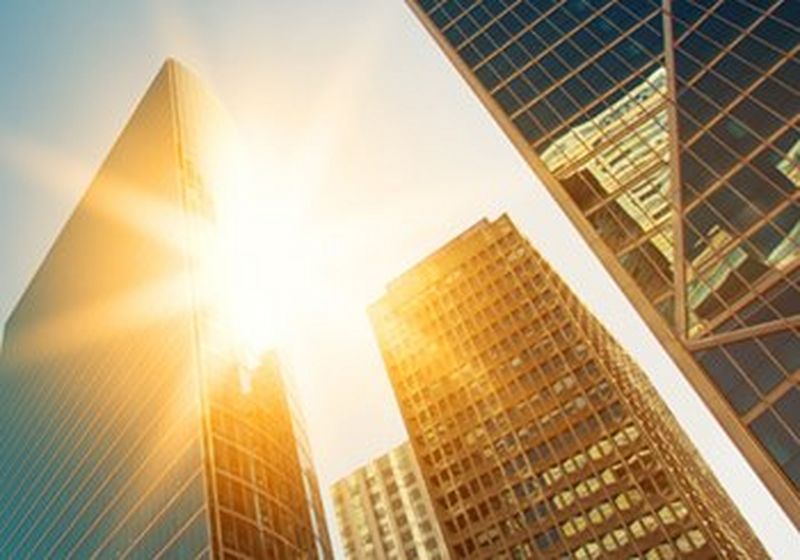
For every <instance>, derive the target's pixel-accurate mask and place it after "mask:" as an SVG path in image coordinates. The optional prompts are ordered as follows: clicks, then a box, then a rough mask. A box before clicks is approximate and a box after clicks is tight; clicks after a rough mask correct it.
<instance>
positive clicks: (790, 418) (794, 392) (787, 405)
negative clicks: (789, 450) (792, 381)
mask: <svg viewBox="0 0 800 560" xmlns="http://www.w3.org/2000/svg"><path fill="white" fill-rule="evenodd" d="M775 411H776V412H777V413H778V416H780V417H781V418H782V419H783V421H784V422H785V423H786V425H787V426H789V428H790V429H791V430H792V432H793V433H794V435H795V437H797V438H800V389H798V388H797V387H792V388H791V389H789V390H788V391H787V392H786V394H785V395H783V396H782V397H781V398H780V399H778V402H776V403H775Z"/></svg>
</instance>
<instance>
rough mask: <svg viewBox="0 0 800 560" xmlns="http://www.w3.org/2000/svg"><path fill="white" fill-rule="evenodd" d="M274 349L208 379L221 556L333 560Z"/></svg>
mask: <svg viewBox="0 0 800 560" xmlns="http://www.w3.org/2000/svg"><path fill="white" fill-rule="evenodd" d="M283 370H284V366H283V365H282V364H281V362H280V361H279V359H278V357H277V355H276V354H274V353H273V354H269V355H267V356H265V357H264V358H263V359H262V360H261V362H260V365H259V366H258V367H257V368H255V369H252V370H247V369H243V368H236V367H233V368H228V369H227V370H226V371H225V372H224V373H222V374H219V375H216V376H215V377H214V378H213V379H212V380H211V383H210V395H211V398H210V415H211V433H212V444H211V450H212V451H211V454H212V456H213V461H212V467H211V468H212V470H213V473H214V474H213V480H214V486H215V490H214V491H215V496H216V499H215V503H216V504H217V505H218V507H217V508H216V510H217V511H216V514H217V515H218V522H219V532H220V535H221V540H222V554H221V555H220V557H221V558H228V557H230V558H265V559H276V560H277V559H283V558H308V559H312V558H318V559H320V560H323V559H327V558H333V554H332V551H331V545H330V541H329V538H328V534H327V528H326V525H325V520H324V514H323V512H322V502H321V498H320V494H319V487H318V484H317V479H316V475H315V473H314V471H313V468H312V466H311V457H310V454H309V451H308V446H307V443H305V438H306V436H305V432H304V429H303V426H302V422H301V421H300V418H299V416H298V414H297V412H296V411H295V410H294V408H293V405H292V404H290V402H291V397H290V395H291V392H289V391H288V390H287V385H286V383H285V381H284V373H285V372H284V371H283Z"/></svg>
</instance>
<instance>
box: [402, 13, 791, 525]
mask: <svg viewBox="0 0 800 560" xmlns="http://www.w3.org/2000/svg"><path fill="white" fill-rule="evenodd" d="M409 5H410V6H411V8H412V10H413V11H414V12H415V13H416V14H417V15H418V16H419V18H420V20H421V21H422V23H423V24H424V25H425V27H426V28H427V29H428V30H429V31H430V32H431V34H432V35H433V37H434V38H435V39H436V41H437V42H438V44H439V46H440V47H441V48H442V49H443V51H444V52H445V53H446V54H447V56H448V57H449V59H450V60H451V61H452V62H453V64H454V66H455V67H456V68H457V69H458V71H459V72H460V73H461V74H462V75H463V77H464V78H465V79H466V80H467V82H468V83H469V85H470V86H471V87H472V88H473V90H474V91H475V93H476V94H477V95H478V97H479V98H480V100H481V101H482V102H483V104H484V105H485V106H486V108H487V109H488V110H489V112H490V113H491V115H492V116H493V117H494V119H495V120H496V121H497V123H498V124H499V125H500V127H501V128H502V130H503V131H504V132H505V133H506V134H507V135H508V137H509V138H510V139H511V141H512V142H513V143H514V145H515V146H516V148H517V149H518V151H519V152H520V154H521V155H522V156H523V158H524V159H525V161H526V162H527V163H528V164H529V165H530V167H531V168H532V170H533V171H534V172H535V173H536V175H537V176H538V177H539V178H540V180H541V182H542V183H543V184H544V185H545V187H546V188H547V189H548V190H549V192H550V193H551V194H552V196H553V197H554V198H555V200H556V201H557V202H558V203H559V204H560V205H561V207H562V208H563V209H564V211H565V213H566V214H567V215H568V217H569V218H570V219H571V221H572V222H573V224H574V225H575V226H576V227H577V228H578V230H579V231H580V232H581V234H582V235H583V236H584V238H585V240H586V241H587V242H588V244H589V245H590V247H591V248H592V249H593V250H594V251H595V252H596V253H597V255H598V257H599V258H600V260H601V261H602V262H603V263H604V265H605V266H606V268H607V269H608V270H609V272H610V273H611V275H612V276H613V277H614V278H615V279H616V281H617V283H618V284H619V285H620V287H621V288H622V290H623V291H624V292H625V293H626V295H627V296H628V297H629V298H630V300H631V301H632V303H633V304H634V305H635V307H636V308H637V309H638V310H639V312H640V313H641V315H642V317H643V318H644V320H645V321H646V322H647V323H648V325H649V326H650V328H651V329H652V330H653V332H654V333H655V335H656V336H657V337H658V338H659V340H660V341H661V342H662V344H663V345H664V347H665V348H666V349H667V351H668V352H669V353H670V354H671V356H672V358H673V359H674V360H675V362H676V363H677V364H678V366H679V367H680V369H681V370H682V371H683V372H684V374H685V375H686V377H687V379H688V380H689V381H690V383H691V384H692V385H693V386H694V387H695V389H696V390H697V391H698V393H699V394H700V395H701V397H702V398H703V399H704V401H705V402H706V404H707V405H708V407H709V408H710V409H711V410H712V411H713V413H714V414H715V416H716V417H717V419H718V420H719V421H720V423H721V424H722V425H723V427H724V428H725V429H726V431H727V432H728V434H729V435H730V436H731V438H732V439H733V441H734V442H735V443H736V444H737V446H738V447H739V448H740V449H741V451H742V452H743V454H744V455H745V456H746V457H747V459H748V460H749V461H750V463H751V465H752V466H753V468H754V470H755V471H756V472H757V473H758V474H759V475H760V476H761V477H762V479H763V480H764V483H765V484H766V486H767V487H768V488H769V489H770V490H771V492H772V494H773V496H774V497H775V499H776V500H777V501H778V502H779V503H780V504H781V505H782V506H783V508H784V509H785V510H786V512H787V513H788V515H789V517H790V518H792V520H793V521H794V523H795V524H796V525H798V524H800V416H798V410H800V390H798V381H800V334H798V328H799V327H800V289H799V288H798V287H799V286H800V269H798V263H800V258H798V255H800V250H799V248H800V238H798V232H800V206H798V195H799V194H800V190H798V186H800V167H798V157H797V156H798V153H800V152H799V151H800V131H799V130H798V120H797V119H798V108H800V96H799V95H798V92H800V81H799V80H800V65H798V61H797V53H798V48H800V31H798V30H799V29H800V10H798V8H797V2H793V1H791V0H786V1H781V0H768V1H765V2H744V1H742V0H723V1H720V2H714V3H708V2H697V1H695V0H665V1H662V0H569V1H563V2H556V1H552V0H548V1H541V2H539V1H537V2H530V1H525V0H523V1H520V0H448V1H440V0H409Z"/></svg>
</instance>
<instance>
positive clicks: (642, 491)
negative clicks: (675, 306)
mask: <svg viewBox="0 0 800 560" xmlns="http://www.w3.org/2000/svg"><path fill="white" fill-rule="evenodd" d="M370 316H371V319H372V322H373V325H374V328H375V332H376V335H377V338H378V341H379V344H380V347H381V352H382V354H383V358H384V361H385V363H386V368H387V371H388V373H389V377H390V379H391V382H392V386H393V388H394V391H395V395H396V397H397V401H398V403H399V405H400V409H401V412H402V415H403V419H404V421H405V424H406V427H407V428H408V432H409V437H410V441H411V444H412V446H413V449H414V452H415V455H416V456H417V457H418V460H419V464H420V469H421V471H422V474H423V477H424V479H425V482H426V484H427V486H428V490H429V492H430V494H431V498H432V500H433V504H434V510H435V512H436V515H437V518H438V519H439V523H440V525H441V527H442V531H443V533H444V538H445V541H446V542H447V545H448V547H449V550H450V553H451V555H452V556H453V557H454V558H512V559H514V560H518V559H523V558H542V559H544V558H558V559H562V558H574V559H576V560H587V559H590V558H591V559H594V558H640V559H646V560H659V559H661V560H671V559H674V558H678V557H681V558H697V559H700V558H759V559H760V558H767V556H766V553H765V552H764V550H763V548H762V547H761V545H760V543H759V542H758V540H757V538H756V537H755V535H754V534H753V533H752V531H751V529H750V527H749V526H748V525H747V523H746V522H745V521H744V519H743V518H742V517H741V515H740V513H739V511H738V510H737V508H736V506H735V505H734V504H733V503H732V502H731V501H730V499H729V498H728V496H727V495H726V494H725V493H724V491H723V490H722V489H721V488H720V486H719V484H718V482H717V480H716V478H714V476H713V474H711V473H710V472H709V470H708V468H707V467H706V465H705V464H704V462H703V460H702V459H701V458H700V456H699V455H698V454H697V452H696V450H695V449H694V448H693V447H692V445H691V443H690V442H689V441H688V440H687V438H686V437H685V435H684V434H683V432H682V431H681V429H680V427H679V426H678V424H677V422H676V420H675V418H674V417H673V416H672V415H671V413H670V412H669V411H668V410H667V408H666V406H665V405H664V403H663V402H662V401H661V399H660V398H659V397H658V395H657V394H656V393H655V391H654V389H653V388H652V386H651V385H650V383H649V382H648V380H647V378H646V377H645V375H644V373H643V372H642V371H641V370H640V369H639V368H638V366H637V365H636V364H635V363H634V362H633V361H632V360H631V358H630V357H629V356H628V355H627V354H626V353H625V352H624V351H623V350H622V349H621V348H620V347H619V345H618V344H617V343H616V341H615V340H614V339H613V338H612V337H611V336H610V335H609V334H608V333H607V332H606V331H605V329H604V328H603V326H602V325H601V324H600V323H599V322H598V321H597V320H596V319H595V318H594V317H593V316H592V315H591V314H590V313H589V312H588V311H587V310H586V308H585V307H584V306H583V305H582V304H581V302H580V301H579V300H578V299H577V298H576V297H575V295H574V294H573V293H572V292H571V291H570V290H569V288H568V287H567V286H566V285H565V284H564V282H563V281H562V280H561V279H560V278H559V277H558V275H556V274H555V272H554V271H553V270H552V269H551V268H550V267H549V266H548V264H547V263H546V262H545V261H544V260H543V259H542V257H541V256H540V255H539V254H538V253H537V252H536V251H535V250H534V249H533V247H532V246H531V245H530V243H528V242H527V240H525V239H524V238H523V237H522V236H521V235H520V234H519V232H518V231H517V230H516V228H515V227H514V225H513V224H512V223H511V221H510V220H509V219H508V217H506V216H503V217H501V218H499V219H498V220H496V221H493V222H489V221H487V220H483V221H481V222H478V223H477V224H475V225H474V226H472V227H471V228H470V229H468V230H467V231H465V232H464V233H462V234H461V235H459V236H458V237H456V238H455V239H454V240H452V241H450V242H449V243H448V244H446V245H445V246H443V247H442V248H440V249H439V250H437V251H436V252H435V253H433V254H432V255H430V256H429V257H427V258H426V259H425V260H423V261H422V262H420V263H419V264H417V265H416V266H414V267H413V268H412V269H411V270H409V271H407V272H405V273H404V274H403V275H401V276H400V277H399V278H397V279H396V280H394V281H393V282H392V283H391V284H390V285H389V286H388V288H387V293H386V295H385V296H383V297H382V298H381V299H380V300H379V301H378V302H377V303H376V304H374V305H373V306H372V307H371V309H370Z"/></svg>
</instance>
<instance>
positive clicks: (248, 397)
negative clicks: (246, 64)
mask: <svg viewBox="0 0 800 560" xmlns="http://www.w3.org/2000/svg"><path fill="white" fill-rule="evenodd" d="M231 137H232V133H231V132H230V126H229V124H228V122H227V117H226V116H225V112H224V111H223V109H222V108H221V107H220V105H219V103H218V102H217V101H216V100H215V98H214V97H213V96H212V95H210V94H209V93H208V92H207V91H206V89H205V88H204V87H203V85H202V84H201V83H200V81H199V80H198V79H197V78H196V77H195V76H194V75H193V74H191V73H190V72H189V71H187V70H186V69H185V68H183V67H182V66H181V65H179V64H178V63H176V62H174V61H171V60H170V61H167V62H166V63H165V64H164V66H163V68H162V69H161V71H160V72H159V73H158V75H157V76H156V78H155V80H154V81H153V83H152V85H151V86H150V88H149V89H148V91H147V93H146V94H145V96H144V97H143V99H142V100H141V101H140V103H139V104H138V106H137V108H136V109H135V111H134V113H133V116H132V117H131V118H130V120H129V122H128V123H127V125H126V126H125V128H124V130H123V132H122V134H121V135H120V136H119V138H118V139H117V141H116V143H115V144H114V146H113V148H112V149H111V151H110V153H109V154H108V156H107V157H106V159H105V161H104V163H103V164H102V166H101V168H100V170H99V171H98V173H97V175H96V176H95V178H94V179H93V181H92V183H91V184H90V186H89V188H88V190H87V191H86V193H85V195H84V196H83V198H82V199H81V201H80V203H79V204H78V206H77V208H76V209H75V211H74V213H73V214H72V216H71V217H70V218H69V220H68V221H67V223H66V224H65V225H64V227H63V229H62V231H61V233H60V234H59V236H58V238H57V239H56V241H55V243H54V244H53V246H52V248H51V249H50V251H49V253H48V254H47V256H46V258H45V259H44V262H43V263H42V265H41V266H40V268H39V270H38V271H37V272H36V274H35V276H34V278H33V280H32V281H31V283H30V285H29V286H28V288H27V289H26V291H25V293H24V294H23V296H22V298H21V300H20V301H19V303H18V304H17V306H16V308H15V309H14V311H13V312H12V314H11V317H10V318H9V320H8V322H7V323H6V327H5V333H4V334H5V336H4V341H3V352H2V355H1V357H0V359H1V360H2V362H1V363H0V367H1V368H2V372H0V388H2V390H1V391H0V557H2V558H68V557H69V558H90V557H101V558H111V557H122V558H222V557H225V558H256V557H258V558H287V557H303V558H330V557H331V554H330V545H329V543H328V537H327V533H326V530H325V525H324V521H323V519H322V515H321V510H320V501H319V491H318V488H317V486H316V482H315V477H314V475H313V472H312V469H311V464H310V458H309V455H308V449H307V444H306V443H305V442H304V436H303V434H302V430H301V424H300V423H299V422H298V421H296V420H294V418H295V416H296V415H295V414H294V413H293V412H292V405H291V400H290V397H288V396H287V395H286V393H285V391H284V386H283V382H282V381H281V380H280V379H281V375H282V372H281V368H280V365H279V363H278V362H277V360H276V359H275V358H274V356H268V357H267V358H265V361H264V362H263V363H262V364H261V365H260V366H259V367H256V368H255V369H252V370H248V369H247V368H243V367H241V366H240V365H239V364H240V361H239V360H237V359H236V357H235V352H234V350H235V348H234V347H233V346H232V345H231V341H230V339H229V336H228V335H227V331H225V330H223V329H220V328H219V325H220V316H219V314H218V312H217V311H218V310H217V308H216V306H215V303H214V300H213V297H212V295H213V289H214V282H212V281H211V280H210V279H209V278H208V277H207V276H209V271H208V270H207V265H208V262H207V258H208V255H209V254H210V253H212V251H211V250H210V248H211V247H212V246H213V244H214V232H215V228H214V222H215V210H214V209H215V204H214V196H215V193H218V192H220V189H224V188H225V186H226V185H225V175H224V173H223V172H222V171H223V170H224V168H225V161H226V160H227V159H228V156H229V154H228V153H227V151H228V150H229V148H230V142H231Z"/></svg>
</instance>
